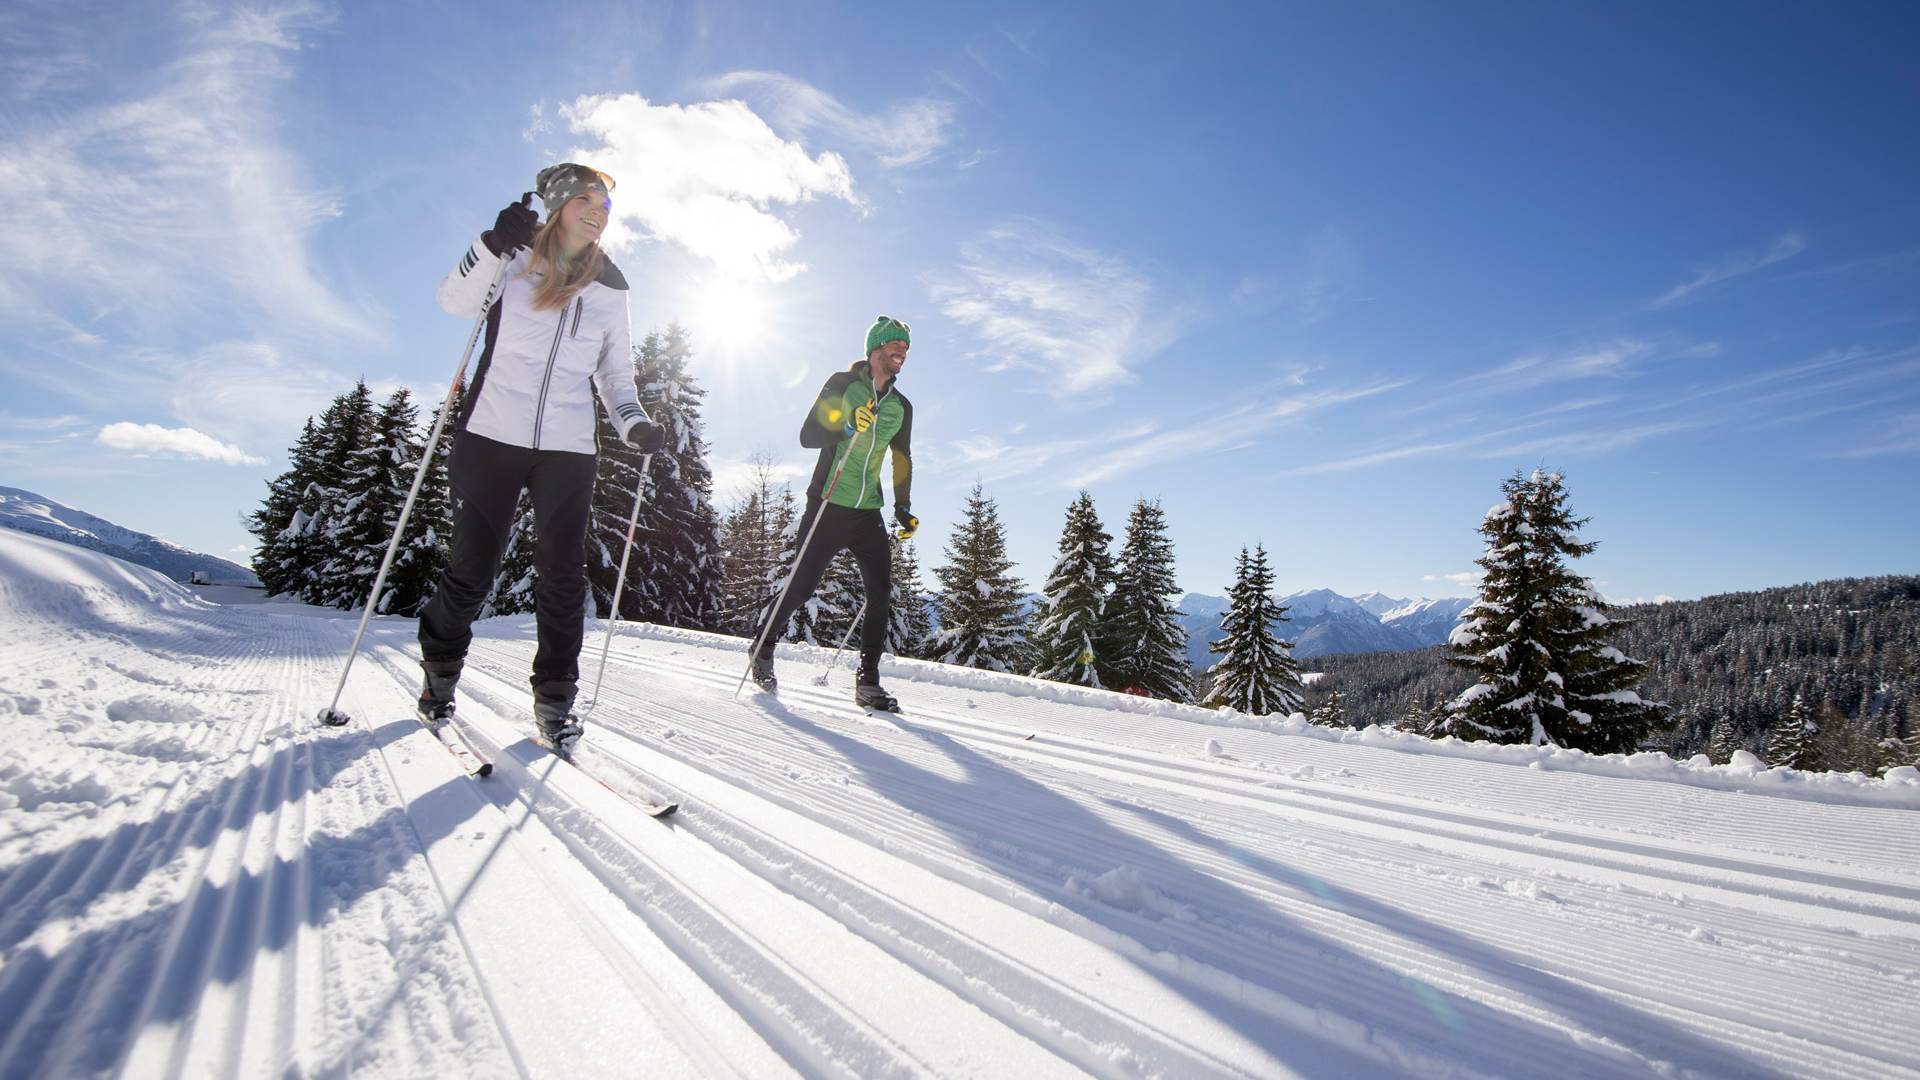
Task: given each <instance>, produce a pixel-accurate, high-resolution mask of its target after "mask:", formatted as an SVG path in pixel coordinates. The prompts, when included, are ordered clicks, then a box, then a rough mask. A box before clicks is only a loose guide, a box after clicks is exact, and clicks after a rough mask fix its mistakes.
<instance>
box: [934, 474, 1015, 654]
mask: <svg viewBox="0 0 1920 1080" xmlns="http://www.w3.org/2000/svg"><path fill="white" fill-rule="evenodd" d="M935 574H936V575H937V576H938V577H939V578H940V595H939V598H938V600H937V603H938V605H939V610H940V633H939V635H938V636H937V637H936V638H935V639H934V645H933V653H934V657H935V659H938V660H939V661H940V662H941V663H943V664H958V665H960V666H962V667H976V668H985V669H987V670H989V671H1021V670H1025V667H1026V665H1025V664H1024V661H1025V660H1026V656H1027V652H1028V649H1027V642H1026V640H1025V636H1024V635H1023V634H1022V632H1021V631H1022V629H1023V625H1024V622H1025V617H1024V616H1023V615H1022V613H1021V610H1020V599H1021V597H1020V581H1019V579H1018V578H1015V577H1014V576H1013V560H1011V559H1009V558H1007V536H1006V530H1005V529H1004V528H1003V527H1002V526H1001V524H1000V510H999V508H998V507H997V506H996V505H995V504H994V501H993V500H992V499H990V498H988V497H987V496H986V494H985V493H984V492H983V491H982V490H981V487H980V485H979V484H977V483H976V484H974V485H973V490H972V491H971V492H969V493H968V495H967V509H966V514H965V516H964V517H962V518H961V520H960V521H959V522H958V523H956V524H955V525H954V528H953V538H952V539H951V540H949V541H948V542H947V565H945V566H942V567H940V568H939V569H938V570H936V571H935Z"/></svg>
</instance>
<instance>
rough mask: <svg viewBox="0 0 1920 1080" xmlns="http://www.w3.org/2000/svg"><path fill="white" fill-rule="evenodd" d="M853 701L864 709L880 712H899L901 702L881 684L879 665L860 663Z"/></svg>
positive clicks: (854, 685)
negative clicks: (872, 665)
mask: <svg viewBox="0 0 1920 1080" xmlns="http://www.w3.org/2000/svg"><path fill="white" fill-rule="evenodd" d="M853 703H854V704H855V705H858V706H860V707H861V708H863V709H868V710H874V711H878V712H890V713H897V712H899V711H900V702H899V701H897V700H896V699H895V698H894V696H893V695H892V694H889V693H887V692H886V690H884V689H882V688H881V686H880V672H879V670H878V668H877V667H868V666H866V665H865V664H862V665H860V673H859V674H858V675H856V676H854V680H853Z"/></svg>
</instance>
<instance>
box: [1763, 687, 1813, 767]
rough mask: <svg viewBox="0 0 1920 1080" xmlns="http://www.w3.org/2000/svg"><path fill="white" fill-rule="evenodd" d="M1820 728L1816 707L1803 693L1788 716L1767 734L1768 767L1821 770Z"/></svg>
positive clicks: (1789, 709) (1788, 711)
mask: <svg viewBox="0 0 1920 1080" xmlns="http://www.w3.org/2000/svg"><path fill="white" fill-rule="evenodd" d="M1819 734H1820V726H1819V724H1817V723H1816V722H1815V721H1814V718H1813V708H1812V707H1811V706H1809V705H1808V704H1807V699H1806V698H1805V697H1804V696H1803V695H1800V694H1795V695H1793V704H1792V705H1790V706H1788V708H1787V714H1786V715H1785V716H1783V717H1781V718H1780V722H1779V723H1777V724H1775V725H1774V726H1773V730H1772V731H1771V732H1769V733H1768V735H1767V764H1769V765H1773V766H1785V767H1786V768H1789V769H1802V770H1807V771H1811V770H1814V769H1818V768H1819V767H1820V761H1819V753H1818V748H1819V743H1818V741H1817V737H1818V736H1819Z"/></svg>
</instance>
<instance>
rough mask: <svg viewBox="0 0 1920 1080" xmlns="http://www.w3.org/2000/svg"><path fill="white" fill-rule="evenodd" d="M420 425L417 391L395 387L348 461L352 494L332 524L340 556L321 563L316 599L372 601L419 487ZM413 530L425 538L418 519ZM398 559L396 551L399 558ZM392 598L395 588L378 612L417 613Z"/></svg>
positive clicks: (344, 603)
mask: <svg viewBox="0 0 1920 1080" xmlns="http://www.w3.org/2000/svg"><path fill="white" fill-rule="evenodd" d="M418 423H419V416H418V415H417V414H416V413H415V411H414V407H413V398H412V395H410V394H408V393H407V391H406V389H405V388H404V387H403V388H401V389H399V390H396V391H394V393H393V396H392V397H390V398H388V399H387V400H386V402H385V403H384V404H382V405H381V406H380V409H379V411H378V412H376V413H375V414H374V417H373V421H372V430H371V432H370V433H369V434H368V437H367V441H366V444H365V445H364V446H362V447H361V448H360V449H359V450H358V451H356V452H355V453H354V455H353V459H352V461H350V462H349V463H348V467H347V481H346V490H345V491H344V492H343V494H344V495H345V496H346V497H345V499H344V500H342V501H341V503H340V504H339V510H338V511H337V514H336V517H335V519H334V520H333V522H332V523H331V525H332V539H333V542H334V554H333V556H332V558H331V559H330V560H329V561H328V562H327V563H326V564H324V565H323V566H322V567H321V570H320V579H321V592H320V593H319V595H318V597H317V600H316V602H319V603H324V604H326V605H327V606H329V607H337V608H347V609H353V608H357V607H359V606H360V605H361V604H364V603H366V601H367V593H368V591H369V590H371V589H372V588H373V579H374V576H375V575H376V574H378V573H379V570H380V560H381V559H382V558H384V557H385V556H386V553H387V544H388V543H389V542H390V541H391V540H392V538H393V528H394V525H395V524H396V523H397V522H398V521H399V520H400V507H401V505H402V504H403V503H404V502H405V501H406V497H407V490H408V489H409V488H410V487H412V486H413V474H414V469H415V467H416V466H417V465H418V463H419V460H420V459H419V457H418V450H419V442H418V439H417V436H416V435H415V432H414V429H415V427H416V426H417V424H418ZM408 530H409V531H410V532H411V533H412V534H413V538H414V539H416V540H417V539H418V538H419V536H420V532H419V529H418V528H417V527H416V526H415V525H414V523H413V522H412V521H409V522H408ZM398 558H399V555H398V553H397V552H396V553H395V560H396V561H397V560H398ZM383 588H385V587H384V586H383ZM392 599H393V594H392V592H391V590H390V589H388V590H386V595H385V596H383V597H381V601H382V602H381V603H380V604H378V605H376V606H375V608H374V610H375V611H377V612H379V613H380V614H395V613H399V614H412V612H410V611H400V610H399V609H396V608H394V607H393V606H392Z"/></svg>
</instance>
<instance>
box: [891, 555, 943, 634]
mask: <svg viewBox="0 0 1920 1080" xmlns="http://www.w3.org/2000/svg"><path fill="white" fill-rule="evenodd" d="M928 599H929V598H928V596H927V590H926V586H925V584H923V583H922V582H921V580H920V560H919V559H918V558H916V557H915V556H914V553H913V543H912V541H908V540H903V541H900V542H899V543H896V544H894V545H893V595H892V597H891V598H890V600H889V607H888V609H887V651H889V652H891V653H893V655H895V656H911V657H924V656H926V655H927V650H928V649H930V648H932V647H933V619H932V618H931V617H930V615H929V614H928V612H927V603H928Z"/></svg>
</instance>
